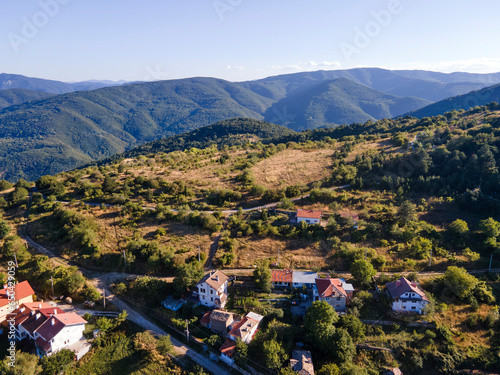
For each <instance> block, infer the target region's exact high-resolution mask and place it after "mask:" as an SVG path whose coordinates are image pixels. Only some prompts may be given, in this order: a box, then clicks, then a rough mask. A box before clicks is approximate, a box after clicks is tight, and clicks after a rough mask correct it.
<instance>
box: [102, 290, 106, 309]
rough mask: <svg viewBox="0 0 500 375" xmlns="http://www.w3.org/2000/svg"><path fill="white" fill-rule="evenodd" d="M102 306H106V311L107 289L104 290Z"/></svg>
mask: <svg viewBox="0 0 500 375" xmlns="http://www.w3.org/2000/svg"><path fill="white" fill-rule="evenodd" d="M102 304H103V306H104V310H106V289H103V290H102Z"/></svg>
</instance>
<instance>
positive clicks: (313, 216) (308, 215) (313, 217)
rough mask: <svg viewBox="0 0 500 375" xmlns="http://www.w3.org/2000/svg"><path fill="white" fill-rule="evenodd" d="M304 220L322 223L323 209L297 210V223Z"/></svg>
mask: <svg viewBox="0 0 500 375" xmlns="http://www.w3.org/2000/svg"><path fill="white" fill-rule="evenodd" d="M302 221H304V222H306V223H307V224H313V225H314V224H321V211H314V210H297V224H300V223H301V222H302Z"/></svg>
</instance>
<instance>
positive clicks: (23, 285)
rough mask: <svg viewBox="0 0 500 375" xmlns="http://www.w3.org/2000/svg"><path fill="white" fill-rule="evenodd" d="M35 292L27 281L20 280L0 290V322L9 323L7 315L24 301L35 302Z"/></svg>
mask: <svg viewBox="0 0 500 375" xmlns="http://www.w3.org/2000/svg"><path fill="white" fill-rule="evenodd" d="M34 295H35V292H34V291H33V288H31V285H30V284H29V283H28V282H27V281H23V282H20V283H18V284H15V285H13V286H11V287H9V285H7V284H6V285H4V287H3V289H1V290H0V323H1V324H3V325H5V324H6V323H7V315H8V314H10V313H11V312H12V311H14V310H15V309H17V308H18V307H19V306H20V305H21V304H23V303H29V302H33V296H34Z"/></svg>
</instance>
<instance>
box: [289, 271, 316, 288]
mask: <svg viewBox="0 0 500 375" xmlns="http://www.w3.org/2000/svg"><path fill="white" fill-rule="evenodd" d="M317 277H318V274H317V273H316V272H312V271H293V275H292V281H293V287H294V288H303V287H306V289H313V287H314V285H315V284H316V278H317Z"/></svg>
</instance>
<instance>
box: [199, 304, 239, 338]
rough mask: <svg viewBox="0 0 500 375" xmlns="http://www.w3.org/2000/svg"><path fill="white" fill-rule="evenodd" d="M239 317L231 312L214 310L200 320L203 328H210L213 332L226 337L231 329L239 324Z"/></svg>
mask: <svg viewBox="0 0 500 375" xmlns="http://www.w3.org/2000/svg"><path fill="white" fill-rule="evenodd" d="M236 317H237V316H236V315H235V314H233V313H231V312H229V311H224V310H214V311H209V312H207V313H206V314H205V315H203V318H201V320H200V324H201V325H202V326H203V327H206V328H210V329H211V330H212V331H214V332H216V333H219V334H221V335H223V336H225V335H226V334H227V333H228V331H229V329H230V327H231V326H233V325H235V324H236V323H237V320H236V319H235V318H236Z"/></svg>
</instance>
